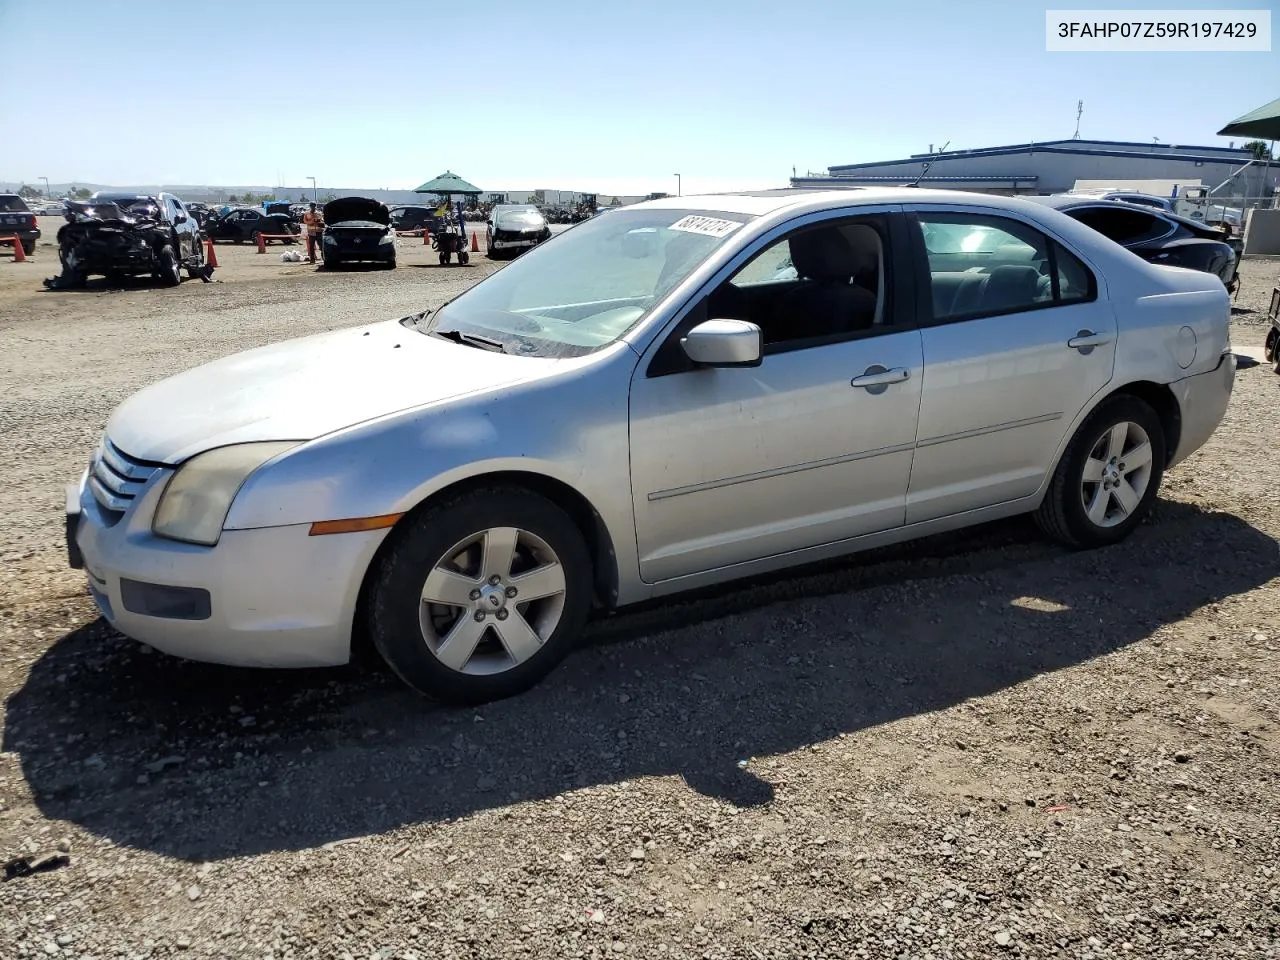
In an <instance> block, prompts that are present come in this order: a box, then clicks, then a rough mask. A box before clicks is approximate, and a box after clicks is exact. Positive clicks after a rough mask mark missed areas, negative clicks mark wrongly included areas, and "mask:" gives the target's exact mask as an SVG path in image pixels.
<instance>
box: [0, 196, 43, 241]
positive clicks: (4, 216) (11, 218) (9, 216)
mask: <svg viewBox="0 0 1280 960" xmlns="http://www.w3.org/2000/svg"><path fill="white" fill-rule="evenodd" d="M0 237H17V238H18V242H19V243H20V244H22V252H23V253H25V254H26V255H27V256H31V254H32V253H34V252H35V249H36V241H37V240H39V239H40V228H39V227H38V226H37V225H36V215H35V214H34V213H32V212H31V208H30V207H28V206H27V201H25V200H23V199H22V198H21V197H20V196H18V195H17V194H16V193H0Z"/></svg>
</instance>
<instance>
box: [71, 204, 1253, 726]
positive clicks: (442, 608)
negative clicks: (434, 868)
mask: <svg viewBox="0 0 1280 960" xmlns="http://www.w3.org/2000/svg"><path fill="white" fill-rule="evenodd" d="M1228 315H1229V308H1228V300H1227V294H1226V291H1225V290H1224V289H1223V286H1222V283H1221V282H1220V281H1219V280H1218V279H1217V278H1216V277H1213V276H1209V275H1207V274H1202V273H1197V272H1193V271H1189V270H1182V269H1178V268H1173V267H1163V266H1156V265H1152V264H1148V263H1146V262H1144V261H1143V260H1141V259H1139V258H1138V257H1136V256H1134V255H1133V254H1132V253H1130V252H1129V251H1127V250H1125V249H1124V248H1122V247H1120V246H1118V245H1116V244H1114V243H1112V242H1111V241H1109V240H1107V239H1106V238H1104V237H1102V236H1101V235H1099V234H1098V233H1097V232H1095V231H1093V230H1091V229H1089V228H1088V227H1086V226H1084V225H1083V224H1080V223H1078V222H1076V221H1075V220H1073V219H1071V218H1070V217H1067V216H1065V215H1063V214H1061V213H1059V212H1057V211H1056V210H1053V209H1050V208H1047V207H1045V206H1042V205H1038V204H1033V203H1028V202H1024V201H1020V200H1016V199H1006V198H999V197H991V196H980V195H967V194H961V193H951V192H933V191H928V190H920V189H910V188H905V189H862V190H842V191H838V192H804V191H765V192H761V193H753V194H739V195H731V196H708V197H683V198H667V199H663V200H657V201H653V202H649V203H642V204H637V205H635V206H633V207H628V208H625V209H620V210H616V211H611V212H610V214H609V215H608V216H607V217H598V218H594V219H592V220H588V221H586V222H584V223H582V224H579V225H578V226H576V227H575V228H574V229H572V230H570V231H567V232H565V233H564V234H562V235H561V236H558V237H556V238H555V239H554V240H553V241H552V242H550V243H547V244H545V245H540V246H539V247H538V248H537V249H534V250H532V251H531V252H529V253H528V254H527V255H525V256H522V257H521V258H519V259H518V260H517V261H516V262H515V263H513V264H511V265H510V266H508V267H506V268H505V269H503V270H501V271H498V272H497V273H495V274H493V275H492V276H490V277H488V278H487V279H485V280H483V281H482V282H480V283H479V284H477V285H476V286H474V287H472V288H471V289H470V290H468V291H467V292H466V293H464V294H462V295H461V296H459V297H457V298H456V299H455V300H453V301H452V302H450V303H448V304H447V305H445V306H444V307H442V308H441V309H439V310H437V311H435V312H434V313H432V312H424V313H421V314H417V315H414V316H410V317H405V318H403V319H401V320H398V321H397V320H390V321H386V322H381V323H375V324H372V325H368V326H362V327H356V328H352V329H346V330H340V331H336V332H330V333H325V334H321V335H319V336H312V337H307V338H304V339H300V340H295V341H292V342H287V343H282V344H278V345H274V346H268V347H264V348H261V349H257V350H252V351H249V352H247V353H242V354H239V355H235V356H231V357H227V358H225V359H222V360H219V361H216V362H213V363H210V364H208V365H206V366H203V367H200V368H197V369H195V370H192V371H189V372H187V373H185V374H181V375H179V376H176V377H173V378H171V379H168V380H164V381H162V382H159V383H156V384H154V385H152V386H150V387H147V388H146V389H144V390H142V391H141V392H139V393H137V394H136V395H135V396H133V397H132V398H131V399H129V400H128V401H126V402H125V403H124V404H123V405H121V406H120V407H119V408H118V409H117V410H116V411H115V413H114V414H113V415H112V417H111V419H110V421H109V423H108V424H107V429H106V434H105V436H104V437H103V439H102V442H101V446H100V447H99V449H98V450H97V451H96V452H95V453H94V454H93V458H92V463H91V465H90V467H89V469H88V470H87V471H86V473H85V475H84V476H83V477H82V479H81V481H80V483H79V484H77V485H74V486H72V487H71V488H70V489H69V492H68V509H67V514H68V536H69V545H70V552H71V555H72V562H73V564H78V563H82V564H83V567H84V569H85V571H86V573H87V575H88V580H89V587H90V589H91V591H92V593H93V596H94V597H95V599H96V600H97V603H98V605H99V607H100V608H101V610H102V612H103V614H104V616H105V617H106V618H107V619H108V620H109V621H110V622H111V623H113V624H114V625H115V626H116V627H117V628H118V629H119V630H120V631H122V632H123V633H125V634H127V635H129V636H131V637H135V638H137V639H139V640H142V641H145V642H147V643H149V644H151V645H153V646H155V647H157V648H159V649H161V650H164V651H168V652H170V653H173V654H177V655H180V656H184V657H189V658H192V659H196V660H207V661H215V662H219V663H228V664H240V665H254V666H272V667H288V666H313V665H329V664H340V663H344V662H346V661H347V660H348V658H349V656H350V654H351V648H352V642H353V641H352V638H353V636H354V635H357V634H359V633H362V632H365V631H367V633H368V634H369V635H370V636H371V637H372V640H373V642H374V644H375V645H376V647H377V649H378V650H379V651H380V652H381V654H382V655H383V657H385V659H386V660H387V662H388V663H389V664H390V665H391V667H392V668H393V669H394V670H395V671H396V672H397V673H398V674H399V675H400V676H401V677H402V678H403V679H404V680H405V681H407V682H408V683H409V684H411V685H412V686H413V687H414V688H416V689H417V690H419V691H422V692H424V693H426V694H429V695H431V696H433V697H436V698H440V699H443V700H447V701H452V702H471V703H474V702H480V701H485V700H490V699H494V698H498V697H503V696H508V695H511V694H514V693H516V692H518V691H521V690H524V689H526V688H527V687H529V686H530V685H531V684H533V683H535V682H536V681H537V680H538V679H539V678H541V677H543V676H544V675H545V674H546V673H547V672H548V671H549V670H551V669H552V667H553V666H554V665H555V664H556V663H557V662H558V661H559V660H560V659H561V658H562V657H563V656H564V655H565V654H566V653H567V652H568V651H569V649H570V648H571V646H572V644H573V642H574V640H575V638H576V637H577V635H578V634H579V632H580V630H581V628H582V626H583V624H584V622H585V621H586V620H587V618H588V616H589V615H590V614H591V612H592V611H593V609H595V610H599V609H604V608H613V607H618V606H623V605H627V604H631V603H634V602H637V601H641V600H646V599H649V598H653V597H658V596H663V595H668V594H674V593H678V592H680V591H684V590H688V589H691V588H695V587H701V586H705V585H708V584H713V583H718V582H722V581H727V580H731V579H734V578H739V577H745V576H749V575H753V574H758V573H762V572H765V571H770V570H776V569H779V568H784V567H790V566H793V565H797V564H802V563H806V562H809V561H813V560H817V559H821V558H825V557H830V556H834V555H839V554H846V553H850V552H853V551H857V550H862V549H865V548H868V547H874V546H879V545H882V544H887V543H892V542H895V541H902V540H908V539H911V538H916V537H922V536H925V535H927V534H933V533H937V532H940V531H945V530H951V529H954V528H957V527H963V526H966V525H970V524H976V523H981V522H983V521H988V520H994V519H997V518H1001V517H1007V516H1010V515H1014V514H1020V513H1034V514H1035V516H1036V517H1037V519H1038V520H1039V522H1040V524H1041V525H1042V526H1043V528H1044V529H1045V530H1046V531H1047V532H1048V533H1049V534H1051V535H1052V536H1054V537H1056V538H1057V539H1059V540H1061V541H1062V542H1064V543H1066V544H1069V545H1072V546H1074V547H1101V546H1105V545H1107V544H1111V543H1115V542H1116V541H1118V540H1120V539H1121V538H1122V537H1125V536H1126V535H1128V534H1129V533H1130V532H1132V531H1133V529H1134V527H1135V526H1136V525H1137V524H1138V523H1139V522H1140V521H1141V519H1142V517H1143V515H1144V514H1145V513H1146V512H1147V510H1148V508H1149V507H1150V505H1151V503H1152V501H1153V500H1154V499H1155V497H1156V491H1157V489H1158V487H1159V485H1160V480H1161V476H1162V474H1163V472H1164V471H1165V470H1166V469H1168V468H1170V467H1172V466H1174V465H1175V464H1177V463H1178V462H1179V461H1181V460H1183V459H1184V458H1186V457H1187V456H1188V455H1189V454H1191V453H1192V452H1193V451H1195V450H1196V449H1197V448H1198V447H1200V446H1201V445H1202V444H1203V443H1204V442H1205V441H1206V440H1207V439H1208V438H1209V436H1210V434H1211V433H1212V432H1213V430H1214V429H1215V428H1216V426H1217V425H1218V423H1219V421H1220V420H1221V418H1222V416H1223V413H1224V411H1225V409H1226V406H1227V402H1228V400H1229V398H1230V395H1231V389H1232V384H1233V378H1234V370H1235V367H1234V362H1233V357H1232V355H1231V353H1230V348H1229V344H1228ZM357 627H359V628H360V629H359V630H358V629H357Z"/></svg>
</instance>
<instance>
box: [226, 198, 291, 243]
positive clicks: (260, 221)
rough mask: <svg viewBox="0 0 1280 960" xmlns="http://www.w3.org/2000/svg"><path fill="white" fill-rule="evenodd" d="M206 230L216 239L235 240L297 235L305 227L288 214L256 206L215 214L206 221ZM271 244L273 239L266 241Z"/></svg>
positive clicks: (243, 241)
mask: <svg viewBox="0 0 1280 960" xmlns="http://www.w3.org/2000/svg"><path fill="white" fill-rule="evenodd" d="M203 226H204V232H205V234H206V235H207V236H208V237H209V239H210V240H213V241H215V242H216V241H219V240H221V241H230V242H232V243H245V242H246V241H251V242H253V243H257V242H258V234H260V233H261V234H264V235H266V236H271V235H273V234H274V235H275V236H277V237H278V236H281V235H283V234H291V235H292V236H293V237H297V236H298V234H300V233H301V232H302V227H301V226H299V225H298V224H297V223H295V222H294V220H293V217H291V216H290V215H289V214H287V213H263V212H262V211H261V210H258V209H257V208H255V207H242V208H240V209H237V210H229V211H227V212H226V213H225V214H219V213H211V214H209V216H208V217H207V218H206V219H205V221H204V225H203ZM265 242H266V243H271V241H270V240H267V241H265ZM280 242H281V243H286V244H288V243H294V242H295V241H294V240H292V239H287V240H281V241H280Z"/></svg>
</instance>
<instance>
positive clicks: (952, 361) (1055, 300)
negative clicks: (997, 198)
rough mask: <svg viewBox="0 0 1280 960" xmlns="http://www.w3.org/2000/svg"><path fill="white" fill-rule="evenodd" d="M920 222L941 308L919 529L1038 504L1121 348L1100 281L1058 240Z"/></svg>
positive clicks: (913, 504)
mask: <svg viewBox="0 0 1280 960" xmlns="http://www.w3.org/2000/svg"><path fill="white" fill-rule="evenodd" d="M913 223H914V224H915V227H914V239H915V241H916V243H917V250H918V257H917V262H919V263H921V264H922V265H923V266H924V267H925V268H926V269H927V270H928V284H927V286H928V288H929V290H930V292H931V297H930V299H931V301H932V302H931V303H929V302H926V303H924V304H923V305H922V316H921V323H922V334H923V349H924V364H925V374H924V391H923V395H922V397H921V401H920V424H919V431H918V438H917V448H916V455H915V462H914V465H913V466H912V471H911V487H910V490H909V491H908V494H907V516H906V520H907V523H909V524H910V523H918V522H921V521H925V520H931V519H934V518H937V517H944V516H949V515H952V514H957V513H963V512H965V511H967V510H973V509H977V508H980V507H985V506H990V505H994V504H998V503H1004V502H1008V501H1010V500H1017V499H1020V498H1022V497H1029V496H1031V495H1032V494H1034V493H1035V492H1036V491H1037V490H1038V489H1039V487H1040V485H1041V482H1042V481H1043V479H1044V477H1045V474H1046V473H1048V471H1050V470H1051V469H1053V467H1054V457H1055V453H1056V451H1057V450H1058V448H1059V445H1060V443H1061V440H1062V435H1063V432H1064V431H1065V430H1066V429H1068V427H1069V425H1070V424H1071V423H1072V421H1073V420H1074V419H1075V418H1076V416H1077V415H1078V414H1079V413H1080V411H1081V410H1083V409H1084V408H1085V406H1086V405H1087V404H1088V403H1089V402H1090V400H1091V399H1092V398H1093V397H1094V396H1095V395H1097V393H1098V392H1099V391H1101V390H1102V389H1104V388H1105V387H1106V385H1107V384H1108V383H1109V382H1110V380H1111V376H1112V368H1113V365H1114V361H1115V349H1116V318H1115V313H1114V311H1113V310H1112V307H1111V304H1110V302H1109V301H1108V300H1107V299H1106V298H1105V296H1103V295H1102V293H1100V290H1099V282H1098V280H1097V278H1096V277H1095V276H1094V274H1093V272H1092V271H1091V270H1090V269H1089V268H1088V267H1087V266H1086V265H1085V264H1084V263H1083V262H1082V261H1081V260H1080V259H1079V258H1078V257H1076V256H1075V255H1073V254H1072V253H1071V252H1070V251H1068V250H1066V249H1065V248H1064V247H1063V246H1062V245H1061V244H1059V243H1058V242H1057V241H1055V240H1052V239H1051V238H1049V237H1047V236H1045V235H1044V234H1043V233H1041V232H1040V231H1039V230H1036V229H1035V228H1033V227H1031V226H1030V225H1028V224H1026V223H1024V222H1022V221H1019V220H1015V219H1013V218H1006V217H1003V216H996V215H982V214H976V213H948V212H944V211H935V212H929V211H926V210H920V211H919V212H918V214H917V217H916V218H914V219H913Z"/></svg>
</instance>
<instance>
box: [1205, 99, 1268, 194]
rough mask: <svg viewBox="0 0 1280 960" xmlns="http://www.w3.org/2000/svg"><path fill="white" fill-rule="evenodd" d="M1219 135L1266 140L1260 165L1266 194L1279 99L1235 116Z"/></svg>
mask: <svg viewBox="0 0 1280 960" xmlns="http://www.w3.org/2000/svg"><path fill="white" fill-rule="evenodd" d="M1218 136H1220V137H1253V138H1254V139H1256V140H1265V141H1267V157H1266V162H1265V163H1264V164H1263V166H1262V183H1263V186H1264V189H1265V190H1267V192H1268V196H1270V191H1271V181H1270V180H1269V179H1268V176H1269V174H1270V173H1271V154H1272V153H1273V152H1274V151H1275V146H1276V141H1277V140H1280V99H1276V100H1272V101H1271V102H1270V103H1268V104H1264V105H1263V106H1261V107H1259V108H1258V109H1257V110H1252V111H1250V112H1249V113H1246V114H1245V115H1244V116H1243V117H1236V118H1235V119H1234V120H1232V121H1231V122H1230V123H1228V124H1227V125H1226V126H1225V127H1223V128H1222V129H1221V130H1219V131H1218Z"/></svg>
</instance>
